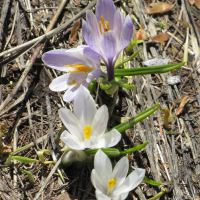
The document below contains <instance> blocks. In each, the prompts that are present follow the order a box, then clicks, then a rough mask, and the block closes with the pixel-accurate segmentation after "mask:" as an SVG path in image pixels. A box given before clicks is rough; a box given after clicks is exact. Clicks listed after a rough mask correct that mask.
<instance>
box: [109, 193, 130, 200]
mask: <svg viewBox="0 0 200 200" xmlns="http://www.w3.org/2000/svg"><path fill="white" fill-rule="evenodd" d="M128 193H129V192H125V193H122V194H120V195H119V196H117V197H115V198H113V200H124V199H126V197H127V196H128Z"/></svg>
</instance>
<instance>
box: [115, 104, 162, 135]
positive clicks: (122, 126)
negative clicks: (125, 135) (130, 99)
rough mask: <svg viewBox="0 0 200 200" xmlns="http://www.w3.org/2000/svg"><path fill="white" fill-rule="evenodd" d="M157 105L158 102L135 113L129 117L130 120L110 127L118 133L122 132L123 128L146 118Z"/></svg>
mask: <svg viewBox="0 0 200 200" xmlns="http://www.w3.org/2000/svg"><path fill="white" fill-rule="evenodd" d="M159 106H160V104H159V103H158V104H156V105H154V106H152V107H151V108H148V109H147V110H145V111H143V112H141V113H140V114H138V115H136V116H135V117H133V118H131V119H130V120H128V121H126V122H124V123H122V124H119V125H118V126H115V127H114V128H112V129H117V130H118V131H119V132H120V133H122V132H124V131H125V130H127V129H129V128H132V127H133V126H134V125H135V124H137V123H138V122H140V121H141V120H143V119H145V118H147V117H148V116H150V115H151V114H153V113H154V112H155V111H156V110H157V109H158V108H159Z"/></svg>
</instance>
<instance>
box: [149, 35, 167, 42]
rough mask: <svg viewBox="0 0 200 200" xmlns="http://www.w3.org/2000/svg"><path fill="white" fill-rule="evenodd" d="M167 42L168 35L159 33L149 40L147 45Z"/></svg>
mask: <svg viewBox="0 0 200 200" xmlns="http://www.w3.org/2000/svg"><path fill="white" fill-rule="evenodd" d="M167 40H169V34H168V33H161V34H158V35H155V36H153V37H151V38H150V39H149V41H148V42H149V43H161V44H162V43H165V42H166V41H167Z"/></svg>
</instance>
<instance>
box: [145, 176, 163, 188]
mask: <svg viewBox="0 0 200 200" xmlns="http://www.w3.org/2000/svg"><path fill="white" fill-rule="evenodd" d="M143 182H145V183H148V184H149V185H153V186H159V185H162V184H163V183H161V182H156V181H153V180H151V179H148V178H146V177H144V178H143Z"/></svg>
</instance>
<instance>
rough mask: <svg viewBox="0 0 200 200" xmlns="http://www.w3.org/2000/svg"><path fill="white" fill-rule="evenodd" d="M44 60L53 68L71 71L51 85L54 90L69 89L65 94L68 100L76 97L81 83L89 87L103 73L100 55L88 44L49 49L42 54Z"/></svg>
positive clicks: (64, 97) (65, 98)
mask: <svg viewBox="0 0 200 200" xmlns="http://www.w3.org/2000/svg"><path fill="white" fill-rule="evenodd" d="M42 60H43V62H44V63H45V64H46V65H48V66H49V67H51V68H53V69H57V70H60V71H64V72H69V73H67V74H64V75H62V76H60V77H58V78H56V79H54V80H53V81H52V83H51V84H50V85H49V88H50V89H51V90H52V91H56V92H60V91H64V90H67V91H66V92H65V94H64V96H63V99H64V101H66V102H67V101H73V100H74V99H75V97H76V94H77V92H78V88H79V87H80V85H81V84H82V85H83V86H85V87H86V88H87V87H88V86H89V84H90V83H91V82H92V81H93V80H94V79H95V78H99V77H100V75H101V69H100V56H99V55H98V54H97V53H96V52H94V51H93V50H92V49H91V48H90V47H88V46H86V45H81V46H78V47H77V48H72V49H69V50H66V49H57V50H52V51H49V52H47V53H45V54H44V55H43V56H42Z"/></svg>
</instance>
